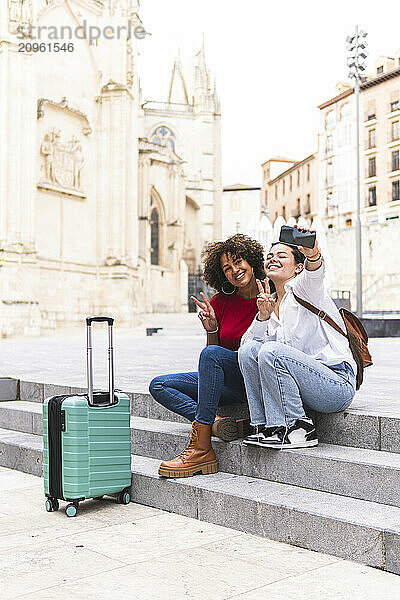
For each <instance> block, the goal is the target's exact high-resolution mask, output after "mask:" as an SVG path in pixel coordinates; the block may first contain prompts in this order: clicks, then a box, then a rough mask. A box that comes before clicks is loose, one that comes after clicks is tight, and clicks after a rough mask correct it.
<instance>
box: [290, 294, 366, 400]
mask: <svg viewBox="0 0 400 600" xmlns="http://www.w3.org/2000/svg"><path fill="white" fill-rule="evenodd" d="M293 296H294V297H295V299H296V300H297V302H299V304H301V305H302V306H304V308H307V309H308V310H310V311H311V312H312V313H314V315H317V317H319V318H320V319H323V320H324V321H326V323H329V325H331V326H332V327H333V328H334V329H336V331H338V332H339V333H341V334H342V335H344V337H347V339H348V340H349V346H350V350H351V353H352V355H353V358H354V360H355V362H356V365H357V374H356V389H357V390H358V389H359V388H360V385H361V384H362V382H363V379H364V369H365V368H366V367H370V366H371V365H372V364H373V363H372V358H371V354H370V352H369V350H368V336H367V332H366V331H365V329H364V327H363V326H362V324H361V323H360V321H359V320H358V318H357V317H356V315H354V314H353V313H352V312H350V311H349V310H346V309H345V308H339V312H340V314H341V316H342V319H343V321H344V324H345V325H346V331H347V334H346V333H344V331H343V330H342V329H341V328H340V327H339V325H338V324H337V323H335V321H334V320H333V319H331V317H329V316H328V315H327V314H326V312H324V311H323V310H319V309H318V308H315V306H313V305H312V304H310V303H309V302H307V301H306V300H302V298H299V297H298V296H296V294H293Z"/></svg>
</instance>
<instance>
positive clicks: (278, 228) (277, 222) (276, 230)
mask: <svg viewBox="0 0 400 600" xmlns="http://www.w3.org/2000/svg"><path fill="white" fill-rule="evenodd" d="M282 225H286V221H285V219H284V218H283V217H282V216H281V215H280V216H279V217H278V218H277V219H276V220H275V223H274V225H273V229H274V240H275V241H276V240H278V239H279V233H280V231H281V227H282Z"/></svg>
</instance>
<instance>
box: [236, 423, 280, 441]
mask: <svg viewBox="0 0 400 600" xmlns="http://www.w3.org/2000/svg"><path fill="white" fill-rule="evenodd" d="M253 430H254V432H253V433H252V434H251V435H248V436H247V437H245V438H244V440H243V444H246V445H248V446H263V441H264V440H267V439H269V438H270V437H271V436H272V434H273V433H274V431H275V430H276V427H267V426H266V425H253Z"/></svg>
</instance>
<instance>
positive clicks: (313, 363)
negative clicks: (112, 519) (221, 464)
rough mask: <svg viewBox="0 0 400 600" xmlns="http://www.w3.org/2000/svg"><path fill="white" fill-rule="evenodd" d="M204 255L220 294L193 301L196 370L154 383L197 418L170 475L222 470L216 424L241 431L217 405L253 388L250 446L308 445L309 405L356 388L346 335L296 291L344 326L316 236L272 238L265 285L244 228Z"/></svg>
mask: <svg viewBox="0 0 400 600" xmlns="http://www.w3.org/2000/svg"><path fill="white" fill-rule="evenodd" d="M204 256H205V264H204V278H205V280H206V282H207V283H208V284H209V285H210V286H212V287H213V288H215V289H217V290H218V293H217V294H216V295H215V296H214V297H213V298H212V299H211V302H208V300H207V299H206V297H205V296H204V294H203V295H202V297H203V302H199V301H196V303H197V304H198V305H199V306H200V309H201V311H200V313H199V317H200V319H201V321H202V323H203V327H204V328H205V330H206V331H207V347H206V348H205V349H204V350H203V351H202V353H201V355H200V361H199V371H198V373H197V372H196V373H180V374H176V375H165V376H161V377H156V378H155V379H153V381H152V382H151V384H150V392H151V393H152V395H153V397H154V398H155V399H156V400H157V401H158V402H160V403H161V404H163V405H164V406H166V407H167V408H170V409H171V410H173V411H174V412H177V413H178V414H181V415H183V416H185V417H187V418H188V419H189V420H191V421H193V424H192V430H191V433H190V439H189V444H188V445H187V447H186V448H185V449H184V450H183V452H181V454H179V455H178V456H177V457H176V458H175V459H173V460H171V461H168V462H163V463H161V466H160V469H159V474H160V475H163V476H165V477H188V476H190V475H193V474H195V473H199V472H202V473H215V472H216V471H217V470H218V466H217V461H216V458H215V453H214V450H213V449H212V446H211V428H212V427H213V433H214V434H216V435H219V437H221V438H222V439H227V440H229V439H235V437H238V431H237V428H236V429H235V419H233V418H230V417H225V418H222V419H221V418H219V417H218V416H216V411H217V407H218V404H220V403H223V402H226V403H229V404H231V403H232V402H234V401H236V402H237V401H245V400H246V396H247V401H248V403H249V410H250V417H251V424H252V425H253V427H254V432H253V434H251V435H249V436H248V437H247V438H245V440H244V442H245V443H246V444H249V445H258V446H262V447H266V448H277V449H281V448H287V447H289V448H303V447H308V446H314V445H316V444H317V443H318V440H317V436H316V432H315V427H314V424H313V422H312V420H311V418H309V417H307V416H306V413H305V410H304V409H305V407H308V408H310V409H312V410H316V411H319V412H325V413H329V412H338V411H341V410H344V409H346V408H347V407H348V406H349V405H350V403H351V401H352V399H353V396H354V393H355V387H356V381H355V373H356V364H355V362H354V359H353V356H352V354H351V351H350V348H349V344H348V340H347V338H345V337H344V336H342V335H340V333H338V332H337V331H335V329H333V327H331V326H330V325H329V324H328V323H326V322H325V321H323V320H322V319H320V318H319V317H318V316H317V315H315V314H313V313H312V312H310V311H309V310H308V309H307V308H305V307H304V306H303V305H302V304H300V302H299V301H298V300H297V299H296V296H297V297H298V298H300V299H302V300H306V301H308V302H309V303H310V304H313V305H314V306H316V307H318V308H319V309H320V310H322V311H324V312H326V313H327V314H328V315H329V316H330V317H331V318H332V319H333V320H334V321H335V322H336V323H337V324H338V325H339V326H340V327H341V328H342V329H343V330H344V331H345V325H344V323H343V320H342V317H341V315H340V313H339V311H338V309H337V308H336V305H335V304H334V302H333V300H332V299H331V298H330V296H329V295H328V293H327V292H326V291H325V288H324V273H325V267H324V262H323V258H322V255H321V252H320V250H319V247H318V244H317V242H316V243H315V245H314V248H312V249H308V248H303V247H294V246H289V245H286V244H282V243H275V244H273V245H272V247H271V249H270V250H269V252H268V255H267V260H266V263H265V274H266V276H267V279H265V281H264V283H262V282H261V279H263V278H264V277H265V274H264V272H263V270H262V262H263V258H262V256H263V252H262V247H261V245H260V244H258V242H256V241H254V240H251V239H250V238H247V237H246V236H243V235H240V234H237V235H236V236H233V237H232V238H229V239H228V240H226V242H215V243H213V244H210V245H209V246H208V248H207V249H206V251H205V255H204ZM268 280H270V281H271V282H272V284H273V285H274V288H275V292H274V293H272V294H271V291H270V287H269V283H268ZM228 284H230V289H229V290H228V289H227V287H228ZM227 292H228V294H227ZM229 292H230V295H229ZM224 294H225V295H224ZM239 344H240V348H239ZM238 349H239V351H238V352H237V350H238ZM239 367H240V368H239ZM242 374H243V376H242ZM231 428H232V429H233V434H232V436H231V437H230V436H229V435H226V433H227V432H228V431H230V430H231ZM224 434H225V435H224Z"/></svg>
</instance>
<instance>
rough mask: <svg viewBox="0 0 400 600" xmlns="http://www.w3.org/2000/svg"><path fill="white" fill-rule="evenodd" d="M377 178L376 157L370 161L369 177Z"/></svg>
mask: <svg viewBox="0 0 400 600" xmlns="http://www.w3.org/2000/svg"><path fill="white" fill-rule="evenodd" d="M375 176H376V158H375V156H374V157H373V158H370V159H369V160H368V177H375Z"/></svg>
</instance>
